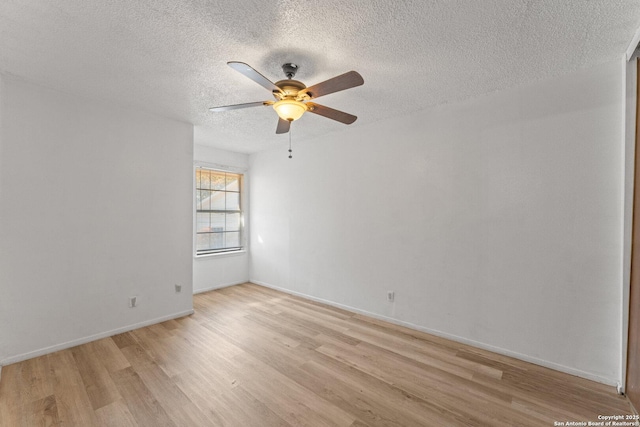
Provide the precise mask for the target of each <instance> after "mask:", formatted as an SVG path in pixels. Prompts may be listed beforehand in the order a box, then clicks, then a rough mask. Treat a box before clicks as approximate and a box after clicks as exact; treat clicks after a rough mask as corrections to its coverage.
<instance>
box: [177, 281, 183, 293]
mask: <svg viewBox="0 0 640 427" xmlns="http://www.w3.org/2000/svg"><path fill="white" fill-rule="evenodd" d="M177 292H182V285H178V284H177V283H176V293H177Z"/></svg>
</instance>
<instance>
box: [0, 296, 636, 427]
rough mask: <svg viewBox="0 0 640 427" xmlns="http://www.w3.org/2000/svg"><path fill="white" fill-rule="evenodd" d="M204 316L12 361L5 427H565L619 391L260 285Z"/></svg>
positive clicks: (2, 412) (624, 410)
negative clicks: (562, 426)
mask: <svg viewBox="0 0 640 427" xmlns="http://www.w3.org/2000/svg"><path fill="white" fill-rule="evenodd" d="M194 308H195V314H194V315H192V316H189V317H184V318H181V319H177V320H172V321H168V322H164V323H161V324H157V325H153V326H149V327H146V328H142V329H138V330H135V331H132V332H128V333H124V334H121V335H116V336H114V337H111V338H105V339H102V340H99V341H95V342H92V343H89V344H85V345H81V346H78V347H74V348H71V349H68V350H63V351H58V352H56V353H52V354H49V355H46V356H42V357H38V358H35V359H31V360H27V361H24V362H20V363H16V364H13V365H9V366H5V367H4V369H3V371H2V381H1V383H0V425H2V426H11V427H13V426H40V425H44V426H55V425H60V426H153V427H156V426H218V425H220V426H260V427H262V426H311V427H316V426H458V425H460V426H475V425H487V426H515V425H523V426H553V425H554V422H564V421H585V422H587V421H598V415H622V414H631V411H630V406H629V403H628V401H627V399H626V398H624V397H622V396H618V395H616V394H615V390H614V389H613V387H609V386H605V385H602V384H598V383H594V382H591V381H588V380H585V379H581V378H577V377H574V376H571V375H567V374H562V373H559V372H556V371H552V370H549V369H546V368H542V367H539V366H536V365H532V364H529V363H525V362H522V361H518V360H515V359H511V358H509V357H505V356H500V355H496V354H493V353H490V352H487V351H483V350H479V349H476V348H473V347H469V346H466V345H462V344H458V343H455V342H451V341H448V340H445V339H441V338H437V337H434V336H431V335H428V334H425V333H421V332H416V331H414V330H410V329H406V328H403V327H400V326H396V325H392V324H388V323H385V322H381V321H378V320H375V319H371V318H368V317H365V316H361V315H357V314H354V313H350V312H347V311H344V310H340V309H336V308H333V307H329V306H325V305H322V304H318V303H315V302H311V301H308V300H304V299H301V298H297V297H294V296H291V295H288V294H284V293H280V292H276V291H274V290H271V289H267V288H264V287H260V286H257V285H253V284H244V285H239V286H233V287H230V288H225V289H221V290H217V291H212V292H208V293H206V294H200V295H196V296H195V297H194Z"/></svg>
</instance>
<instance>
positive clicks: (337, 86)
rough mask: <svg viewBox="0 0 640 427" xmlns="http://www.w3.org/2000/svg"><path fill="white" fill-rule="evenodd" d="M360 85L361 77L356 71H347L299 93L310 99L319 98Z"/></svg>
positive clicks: (362, 81)
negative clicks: (306, 95)
mask: <svg viewBox="0 0 640 427" xmlns="http://www.w3.org/2000/svg"><path fill="white" fill-rule="evenodd" d="M362 84H364V79H363V78H362V76H361V75H360V74H358V72H356V71H349V72H348V73H344V74H341V75H339V76H336V77H334V78H332V79H329V80H325V81H323V82H322V83H318V84H315V85H313V86H310V87H308V88H306V89H303V90H302V91H301V92H303V93H306V94H308V95H309V96H310V97H311V98H318V97H320V96H324V95H328V94H330V93H334V92H340V91H341V90H345V89H350V88H352V87H356V86H360V85H362Z"/></svg>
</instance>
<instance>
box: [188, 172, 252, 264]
mask: <svg viewBox="0 0 640 427" xmlns="http://www.w3.org/2000/svg"><path fill="white" fill-rule="evenodd" d="M199 169H202V170H208V171H212V172H218V173H232V174H238V175H241V179H240V183H239V188H240V191H239V203H240V210H239V213H240V229H239V234H240V237H239V246H238V247H234V248H223V249H219V250H211V251H208V252H200V253H198V241H197V239H198V234H199V233H198V206H197V204H198V201H197V191H198V183H197V182H196V176H197V171H198V170H199ZM192 177H193V197H192V200H193V254H194V257H195V258H203V257H211V256H224V255H237V254H242V253H245V251H246V248H247V239H246V234H247V229H246V226H245V218H246V214H247V213H246V209H245V206H246V201H247V194H246V189H247V172H246V170H244V169H239V168H233V167H229V166H223V165H216V164H204V163H202V162H197V163H196V162H194V168H193V175H192Z"/></svg>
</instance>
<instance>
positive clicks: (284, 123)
mask: <svg viewBox="0 0 640 427" xmlns="http://www.w3.org/2000/svg"><path fill="white" fill-rule="evenodd" d="M290 127H291V122H290V121H289V120H283V119H281V118H279V117H278V127H277V128H276V133H278V134H280V133H287V132H289V128H290Z"/></svg>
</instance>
